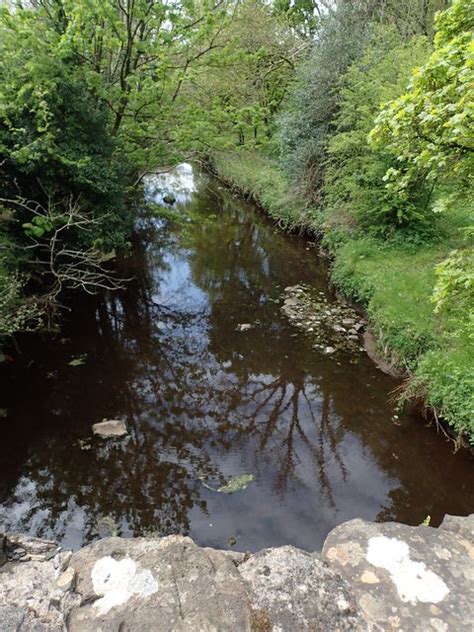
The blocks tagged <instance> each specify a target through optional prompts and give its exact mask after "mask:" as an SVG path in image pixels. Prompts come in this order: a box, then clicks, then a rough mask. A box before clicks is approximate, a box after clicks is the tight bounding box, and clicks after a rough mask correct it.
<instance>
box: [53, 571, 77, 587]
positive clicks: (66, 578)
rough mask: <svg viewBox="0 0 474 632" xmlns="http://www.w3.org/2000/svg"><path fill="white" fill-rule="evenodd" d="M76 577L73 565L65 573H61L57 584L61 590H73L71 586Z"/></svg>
mask: <svg viewBox="0 0 474 632" xmlns="http://www.w3.org/2000/svg"><path fill="white" fill-rule="evenodd" d="M75 579H76V573H75V571H74V569H73V568H72V567H69V568H67V569H66V570H65V571H64V572H63V573H61V575H60V576H59V577H58V581H57V582H56V584H57V586H58V588H59V589H60V590H62V591H64V592H67V591H68V590H71V588H72V587H73V586H74V580H75Z"/></svg>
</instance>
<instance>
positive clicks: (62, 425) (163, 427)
mask: <svg viewBox="0 0 474 632" xmlns="http://www.w3.org/2000/svg"><path fill="white" fill-rule="evenodd" d="M163 191H165V192H166V191H171V192H173V194H174V195H175V196H176V198H177V202H176V204H174V205H173V206H172V207H167V208H168V211H167V213H168V215H169V216H170V217H169V219H163V218H159V217H157V216H156V214H154V213H153V212H151V210H150V208H148V207H147V205H145V207H144V209H143V213H142V215H141V216H140V219H139V220H138V222H137V226H136V235H135V238H134V241H133V244H132V252H131V254H130V256H128V257H127V258H126V260H125V261H124V262H123V273H124V274H125V275H126V276H130V277H133V280H132V281H131V282H130V283H129V284H128V285H127V288H126V289H125V290H123V291H119V292H117V293H115V294H112V295H101V296H97V297H91V298H88V299H85V298H81V300H80V301H79V302H77V303H76V304H74V306H73V310H72V312H71V313H70V314H67V315H65V318H64V324H63V327H62V329H61V332H60V333H57V334H54V335H52V334H50V335H44V336H39V335H35V336H28V337H25V338H24V339H22V340H20V351H21V353H19V354H17V357H16V359H15V363H14V364H13V365H11V366H9V367H8V368H6V367H2V369H1V371H2V373H1V380H2V389H1V394H0V408H1V416H0V429H1V441H0V531H1V530H2V528H4V529H9V530H15V531H21V532H26V533H30V534H32V535H37V536H42V537H47V538H52V539H56V540H58V541H60V542H61V543H62V544H63V546H65V547H71V548H78V547H80V546H81V545H83V544H85V543H87V542H89V541H91V540H93V539H95V538H97V537H100V536H103V535H108V534H120V535H123V536H132V535H167V534H171V533H181V534H189V535H190V536H191V537H193V538H194V539H195V540H196V542H198V543H199V544H200V545H207V546H214V547H217V548H229V547H233V548H234V549H236V550H242V551H245V550H250V551H254V550H257V549H260V548H263V547H268V546H275V545H281V544H293V545H295V546H298V547H301V548H303V549H307V550H315V549H318V548H319V547H320V546H321V544H322V542H323V539H324V538H325V536H326V535H327V533H328V532H329V530H330V529H331V528H333V527H334V526H335V525H337V524H340V523H341V522H343V521H346V520H349V519H351V518H355V517H362V518H365V519H369V520H378V521H387V520H397V521H401V522H406V523H409V524H418V523H420V522H422V521H423V519H424V518H425V517H426V516H427V515H430V516H431V517H432V524H435V525H436V524H438V523H439V522H440V521H441V519H442V517H443V515H444V514H445V513H455V514H467V513H469V512H470V511H472V504H471V496H470V492H471V480H472V460H471V458H470V457H469V455H468V454H466V453H464V452H458V453H457V454H453V446H452V444H450V443H448V442H446V440H444V439H443V438H442V437H441V436H438V435H437V434H436V432H435V431H434V430H433V428H428V427H426V425H425V423H424V421H423V420H422V419H420V418H419V416H418V415H417V414H415V413H402V412H398V411H397V410H396V409H395V405H394V404H393V403H390V394H391V392H392V391H393V389H394V388H396V387H397V386H398V385H399V381H397V380H395V379H393V378H391V377H389V376H387V375H385V374H384V373H382V372H381V371H379V370H378V369H377V368H376V367H375V366H374V364H373V363H372V362H371V361H370V359H369V358H368V357H367V356H366V355H365V353H363V352H361V351H351V352H348V351H338V352H336V353H333V354H331V355H328V354H326V353H324V352H323V351H321V350H318V349H315V347H314V345H313V344H312V342H311V340H310V339H309V338H308V335H307V334H306V333H305V332H304V331H303V330H302V329H300V328H297V327H295V326H294V324H292V323H291V322H290V321H289V320H288V319H287V317H286V316H285V314H284V313H283V312H282V309H281V305H282V300H283V298H282V297H283V295H284V291H285V288H286V287H288V286H295V285H301V284H304V285H306V286H308V287H310V288H312V290H313V291H314V292H316V293H320V296H322V297H324V299H325V300H327V301H329V304H332V303H335V301H336V299H335V297H334V296H333V294H332V292H331V290H330V288H329V286H328V282H327V270H326V265H325V263H324V261H322V260H321V259H320V258H318V256H317V254H316V249H315V248H314V247H313V245H311V244H309V243H308V242H307V241H305V240H303V239H301V238H298V237H294V236H288V235H285V234H283V233H282V232H280V231H279V230H278V229H277V228H276V227H275V226H274V225H273V224H272V223H271V222H270V221H268V220H267V218H265V217H264V216H263V215H262V213H261V212H260V211H259V210H258V209H257V208H255V207H254V206H253V205H252V204H249V203H246V202H244V201H242V200H239V199H236V198H235V197H234V196H233V195H232V194H231V193H230V192H229V191H228V190H226V189H225V187H223V186H222V185H221V184H220V183H219V181H218V180H216V179H215V178H214V177H212V176H210V175H208V174H206V173H203V172H202V171H200V170H197V169H195V170H194V171H193V170H192V168H191V167H190V166H189V165H183V166H181V167H180V168H179V169H178V170H177V171H176V172H174V173H171V174H167V175H164V176H155V177H150V178H149V179H148V181H147V185H146V195H147V199H148V201H149V202H150V203H151V202H156V203H161V200H162V196H163ZM173 215H174V217H175V218H178V219H179V221H176V219H173ZM242 325H245V327H242ZM71 363H72V364H71ZM102 419H121V420H123V421H125V422H126V424H127V427H128V430H129V436H128V437H126V438H125V439H121V440H108V441H105V440H101V439H98V438H93V437H92V433H91V425H92V424H93V423H95V422H97V421H100V420H102ZM235 477H240V478H235ZM232 482H234V483H235V482H237V487H238V486H239V485H240V486H241V487H243V488H242V489H237V490H236V491H233V492H232V493H226V490H227V491H228V490H229V488H227V489H226V485H227V484H229V483H232ZM219 489H220V490H221V491H217V490H219Z"/></svg>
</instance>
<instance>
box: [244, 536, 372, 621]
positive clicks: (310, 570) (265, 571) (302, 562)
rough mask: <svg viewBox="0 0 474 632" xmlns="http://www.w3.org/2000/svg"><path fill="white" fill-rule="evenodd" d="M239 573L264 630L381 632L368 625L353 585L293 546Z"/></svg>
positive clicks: (270, 552) (257, 558)
mask: <svg viewBox="0 0 474 632" xmlns="http://www.w3.org/2000/svg"><path fill="white" fill-rule="evenodd" d="M239 571H240V574H241V576H242V578H243V579H244V581H245V583H246V585H247V590H248V594H249V597H250V600H251V603H252V607H253V610H254V617H259V618H260V621H261V628H260V629H262V630H269V631H271V630H275V631H277V630H278V631H279V632H294V631H296V630H297V631H298V632H304V631H308V632H310V631H314V630H327V631H328V632H329V631H330V632H336V631H338V632H343V631H346V630H360V632H369V631H370V630H374V631H375V630H378V629H379V628H378V627H377V626H375V625H372V624H370V623H368V622H367V621H366V620H365V619H364V617H363V615H362V613H361V611H360V609H359V608H358V606H357V605H356V603H355V600H354V598H353V597H352V595H351V592H350V588H349V586H348V584H347V583H346V582H345V581H344V580H343V579H342V578H341V576H340V575H339V574H338V573H336V572H334V571H333V570H331V569H329V568H328V566H327V564H325V563H324V562H323V561H322V560H321V559H320V557H319V556H318V555H317V554H310V553H306V552H304V551H301V550H299V549H296V548H295V547H293V546H282V547H279V548H276V549H265V550H263V551H260V552H259V553H256V554H255V555H252V556H251V557H250V558H249V559H248V560H247V561H246V562H244V563H242V564H240V565H239ZM265 625H266V627H264V626H265ZM257 629H259V628H257Z"/></svg>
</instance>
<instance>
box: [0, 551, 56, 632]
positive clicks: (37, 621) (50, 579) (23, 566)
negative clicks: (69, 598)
mask: <svg viewBox="0 0 474 632" xmlns="http://www.w3.org/2000/svg"><path fill="white" fill-rule="evenodd" d="M61 595H62V593H61V591H59V590H58V588H57V586H56V569H55V568H54V563H53V561H42V562H40V561H30V562H25V563H11V562H9V563H7V564H5V565H4V566H3V567H2V568H1V569H0V629H1V630H2V632H32V631H34V632H58V631H60V630H63V629H64V620H63V616H62V614H61V611H60V609H59V603H60V598H61Z"/></svg>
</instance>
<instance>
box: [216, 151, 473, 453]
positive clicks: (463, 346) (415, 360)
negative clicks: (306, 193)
mask: <svg viewBox="0 0 474 632" xmlns="http://www.w3.org/2000/svg"><path fill="white" fill-rule="evenodd" d="M214 165H215V168H216V171H217V172H218V173H219V174H220V176H221V177H222V178H224V179H225V180H226V181H227V182H229V183H231V184H232V185H233V186H235V187H236V189H238V190H240V191H241V192H245V193H246V194H248V195H250V196H252V197H253V198H254V199H255V200H256V201H257V202H258V203H259V204H260V205H261V206H262V207H263V208H264V209H265V211H266V212H267V213H268V214H269V215H270V216H271V217H272V218H273V219H274V220H275V221H277V222H278V223H279V225H280V226H281V227H282V228H285V229H295V228H298V229H304V230H305V231H307V232H309V233H310V234H317V235H321V236H322V238H323V243H324V244H325V246H326V247H327V248H328V250H329V251H330V252H331V255H332V257H333V265H332V279H333V281H334V283H335V284H336V285H337V286H338V287H339V288H340V289H341V290H342V291H343V292H344V294H345V295H346V296H348V297H350V298H353V299H356V300H358V301H360V302H361V303H362V304H363V305H364V306H365V308H366V310H367V314H368V317H369V320H370V323H371V326H372V328H373V330H374V332H375V334H376V336H377V340H378V346H379V351H380V352H381V353H383V354H385V355H386V356H390V357H391V358H392V359H394V360H395V362H396V364H397V365H398V366H400V367H402V368H404V369H406V371H407V372H408V373H409V375H410V376H411V378H410V380H409V382H408V386H407V390H406V391H405V396H406V397H407V398H410V399H419V400H420V401H422V402H423V404H424V406H425V407H426V408H427V409H429V410H431V411H432V412H434V414H435V415H437V416H439V417H442V418H443V419H444V420H445V421H446V422H447V423H448V424H449V426H450V427H451V428H452V429H453V431H454V433H455V434H456V435H458V436H460V435H463V436H464V437H467V438H468V439H469V440H470V441H471V442H472V443H474V340H473V337H472V332H471V335H469V328H468V327H465V326H461V324H460V319H463V318H465V317H466V315H465V314H459V313H458V312H456V311H454V312H453V311H451V312H446V311H445V312H440V313H435V310H434V306H433V302H432V295H433V289H434V286H435V282H436V274H435V267H436V266H437V265H438V264H439V263H440V262H441V261H443V260H444V259H446V258H447V257H448V255H449V254H450V252H451V251H452V250H453V249H455V248H462V247H463V246H464V247H465V242H464V241H463V231H462V230H460V229H462V228H464V227H466V226H468V225H469V223H471V224H472V212H473V208H472V202H469V201H468V200H466V201H465V202H464V203H458V204H457V206H456V208H454V209H453V210H452V212H450V214H449V217H440V219H439V231H438V232H439V238H438V239H436V241H434V242H430V243H426V244H421V245H420V244H410V243H400V242H398V243H390V242H386V241H382V240H378V239H376V238H367V237H365V236H363V235H361V234H360V233H359V234H358V233H357V232H354V231H352V232H351V231H350V230H347V229H342V228H341V226H337V225H333V226H331V225H328V224H327V223H326V224H325V223H324V219H323V217H322V216H321V215H319V214H318V213H317V212H315V211H314V210H312V209H308V208H305V204H304V202H303V200H301V199H298V197H297V196H296V195H295V194H292V193H291V186H290V183H289V182H288V181H287V179H286V177H285V174H284V173H283V172H282V171H281V170H280V169H279V168H278V166H277V165H276V164H275V163H274V162H272V161H271V160H270V159H268V158H266V157H264V156H261V155H258V154H256V153H240V154H231V155H229V154H225V155H224V154H222V155H218V156H216V157H215V160H214Z"/></svg>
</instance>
